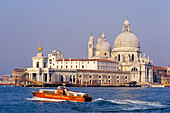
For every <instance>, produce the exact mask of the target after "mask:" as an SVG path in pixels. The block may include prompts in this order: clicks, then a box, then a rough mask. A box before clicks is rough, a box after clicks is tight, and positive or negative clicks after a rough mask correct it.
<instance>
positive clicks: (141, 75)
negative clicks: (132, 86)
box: [88, 19, 153, 82]
mask: <svg viewBox="0 0 170 113" xmlns="http://www.w3.org/2000/svg"><path fill="white" fill-rule="evenodd" d="M88 58H89V59H109V60H113V61H117V62H119V70H120V71H128V72H130V73H131V80H132V81H136V82H153V61H152V60H150V59H149V56H148V58H145V54H143V56H142V50H141V49H140V43H139V40H138V38H137V37H136V36H135V35H134V34H133V33H132V32H131V29H130V23H129V21H128V20H127V19H126V20H125V21H124V24H123V28H122V33H120V34H119V35H118V36H117V38H116V39H115V41H114V45H113V49H112V50H111V46H110V44H109V43H108V42H107V41H106V36H105V34H104V33H103V34H102V36H99V38H98V41H97V44H96V45H95V42H94V37H93V35H91V36H90V38H89V41H88Z"/></svg>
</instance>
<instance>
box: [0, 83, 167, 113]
mask: <svg viewBox="0 0 170 113" xmlns="http://www.w3.org/2000/svg"><path fill="white" fill-rule="evenodd" d="M38 89H39V88H26V87H12V88H11V87H10V86H6V87H4V86H0V113H5V112H7V113H18V112H19V113H23V112H25V113H27V112H33V113H55V112H58V113H61V112H70V113H71V112H74V113H76V112H77V113H80V112H94V113H95V112H170V88H115V87H88V88H86V87H70V88H69V89H70V90H74V91H78V92H86V93H90V94H91V95H92V97H93V101H92V102H86V103H81V102H69V101H64V102H40V101H33V100H34V98H33V95H32V91H38ZM45 89H47V88H45ZM48 89H56V88H48Z"/></svg>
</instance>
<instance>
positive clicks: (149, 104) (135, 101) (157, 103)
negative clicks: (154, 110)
mask: <svg viewBox="0 0 170 113" xmlns="http://www.w3.org/2000/svg"><path fill="white" fill-rule="evenodd" d="M125 101H126V102H129V103H133V104H138V105H148V106H158V107H162V106H164V105H162V104H161V103H159V102H148V101H139V100H125Z"/></svg>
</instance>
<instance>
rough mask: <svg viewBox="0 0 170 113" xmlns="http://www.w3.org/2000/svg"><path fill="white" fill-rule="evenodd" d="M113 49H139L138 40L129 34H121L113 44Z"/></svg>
mask: <svg viewBox="0 0 170 113" xmlns="http://www.w3.org/2000/svg"><path fill="white" fill-rule="evenodd" d="M113 47H114V48H119V47H135V48H140V45H139V40H138V38H137V37H136V36H135V35H134V34H133V33H131V32H123V33H121V34H120V35H119V36H118V37H117V38H116V39H115V42H114V46H113Z"/></svg>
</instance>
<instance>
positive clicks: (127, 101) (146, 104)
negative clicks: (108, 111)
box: [96, 99, 166, 107]
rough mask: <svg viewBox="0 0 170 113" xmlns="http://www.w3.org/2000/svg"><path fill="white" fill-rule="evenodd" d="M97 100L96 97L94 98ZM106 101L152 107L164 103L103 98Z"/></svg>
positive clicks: (160, 105)
mask: <svg viewBox="0 0 170 113" xmlns="http://www.w3.org/2000/svg"><path fill="white" fill-rule="evenodd" d="M96 101H97V99H96ZM104 101H107V102H112V103H115V104H127V105H143V106H154V107H165V106H166V105H162V104H161V103H159V102H148V101H139V100H119V99H115V100H104Z"/></svg>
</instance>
